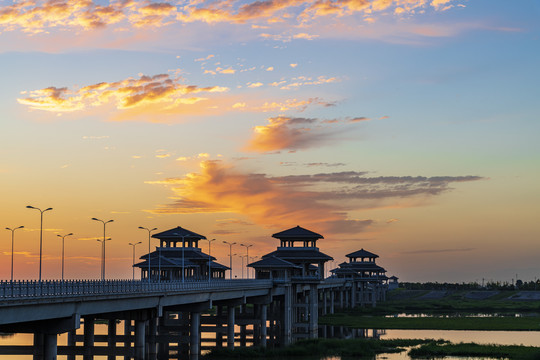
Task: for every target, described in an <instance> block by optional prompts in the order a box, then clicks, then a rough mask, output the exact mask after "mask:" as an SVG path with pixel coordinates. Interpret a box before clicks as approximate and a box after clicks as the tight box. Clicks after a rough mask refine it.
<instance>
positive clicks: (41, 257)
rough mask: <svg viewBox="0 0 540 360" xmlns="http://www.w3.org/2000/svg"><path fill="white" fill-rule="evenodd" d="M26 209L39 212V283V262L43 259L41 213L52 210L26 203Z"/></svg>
mask: <svg viewBox="0 0 540 360" xmlns="http://www.w3.org/2000/svg"><path fill="white" fill-rule="evenodd" d="M26 208H27V209H34V210H38V211H39V212H40V219H41V222H40V226H39V282H40V283H41V263H42V259H43V213H44V212H45V211H49V210H52V208H46V209H45V210H41V209H40V208H37V207H34V206H30V205H27V206H26Z"/></svg>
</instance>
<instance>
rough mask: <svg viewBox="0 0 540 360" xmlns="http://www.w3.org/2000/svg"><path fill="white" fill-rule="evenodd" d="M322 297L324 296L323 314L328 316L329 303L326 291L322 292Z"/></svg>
mask: <svg viewBox="0 0 540 360" xmlns="http://www.w3.org/2000/svg"><path fill="white" fill-rule="evenodd" d="M322 296H323V308H322V314H323V315H326V314H327V313H328V301H327V298H328V294H327V293H326V290H323V291H322Z"/></svg>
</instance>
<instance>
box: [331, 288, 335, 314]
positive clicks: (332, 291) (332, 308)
mask: <svg viewBox="0 0 540 360" xmlns="http://www.w3.org/2000/svg"><path fill="white" fill-rule="evenodd" d="M334 310H335V309H334V290H333V289H330V314H333V313H334Z"/></svg>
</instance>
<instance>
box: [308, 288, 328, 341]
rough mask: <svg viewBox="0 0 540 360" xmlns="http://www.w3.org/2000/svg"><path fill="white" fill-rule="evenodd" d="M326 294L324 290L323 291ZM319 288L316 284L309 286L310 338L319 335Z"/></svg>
mask: <svg viewBox="0 0 540 360" xmlns="http://www.w3.org/2000/svg"><path fill="white" fill-rule="evenodd" d="M323 294H324V292H323ZM318 297H319V290H317V285H316V284H311V285H310V286H309V325H308V326H309V327H308V329H309V334H308V337H309V338H310V339H316V338H318V337H319V302H318V301H317V300H318Z"/></svg>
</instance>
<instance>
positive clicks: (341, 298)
mask: <svg viewBox="0 0 540 360" xmlns="http://www.w3.org/2000/svg"><path fill="white" fill-rule="evenodd" d="M343 291H344V290H343V289H340V290H339V307H340V308H341V310H343V306H344V305H345V304H344V303H343Z"/></svg>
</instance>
